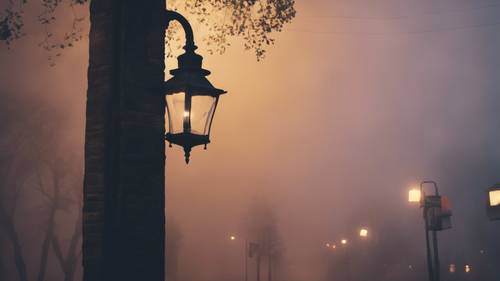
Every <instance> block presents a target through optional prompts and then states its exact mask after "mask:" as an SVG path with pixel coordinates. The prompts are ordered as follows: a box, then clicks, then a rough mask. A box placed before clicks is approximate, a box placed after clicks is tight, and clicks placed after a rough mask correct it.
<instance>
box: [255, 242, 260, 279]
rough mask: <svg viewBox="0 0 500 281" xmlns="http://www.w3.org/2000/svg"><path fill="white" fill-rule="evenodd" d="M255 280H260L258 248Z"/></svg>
mask: <svg viewBox="0 0 500 281" xmlns="http://www.w3.org/2000/svg"><path fill="white" fill-rule="evenodd" d="M256 261H257V281H260V249H259V252H258V253H257V258H256Z"/></svg>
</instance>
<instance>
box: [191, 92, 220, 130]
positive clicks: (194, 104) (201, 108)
mask: <svg viewBox="0 0 500 281" xmlns="http://www.w3.org/2000/svg"><path fill="white" fill-rule="evenodd" d="M215 103H216V98H215V97H212V96H193V97H192V100H191V116H190V117H191V133H193V134H198V135H208V133H209V132H208V130H209V129H210V123H211V122H212V116H213V114H214V111H215Z"/></svg>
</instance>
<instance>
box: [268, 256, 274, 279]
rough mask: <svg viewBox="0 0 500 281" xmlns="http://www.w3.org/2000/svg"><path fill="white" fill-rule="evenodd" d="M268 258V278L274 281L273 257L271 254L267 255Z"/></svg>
mask: <svg viewBox="0 0 500 281" xmlns="http://www.w3.org/2000/svg"><path fill="white" fill-rule="evenodd" d="M267 258H268V260H267V262H268V269H267V280H268V281H272V280H273V272H272V257H271V254H269V256H268V257H267Z"/></svg>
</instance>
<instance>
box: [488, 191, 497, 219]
mask: <svg viewBox="0 0 500 281" xmlns="http://www.w3.org/2000/svg"><path fill="white" fill-rule="evenodd" d="M487 213H488V217H489V218H490V219H491V220H500V184H496V185H494V186H492V187H490V188H489V190H488V206H487Z"/></svg>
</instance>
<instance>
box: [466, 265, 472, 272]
mask: <svg viewBox="0 0 500 281" xmlns="http://www.w3.org/2000/svg"><path fill="white" fill-rule="evenodd" d="M471 271H472V267H471V266H470V265H468V264H466V265H465V273H469V272H471Z"/></svg>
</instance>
